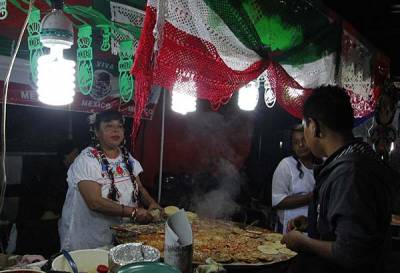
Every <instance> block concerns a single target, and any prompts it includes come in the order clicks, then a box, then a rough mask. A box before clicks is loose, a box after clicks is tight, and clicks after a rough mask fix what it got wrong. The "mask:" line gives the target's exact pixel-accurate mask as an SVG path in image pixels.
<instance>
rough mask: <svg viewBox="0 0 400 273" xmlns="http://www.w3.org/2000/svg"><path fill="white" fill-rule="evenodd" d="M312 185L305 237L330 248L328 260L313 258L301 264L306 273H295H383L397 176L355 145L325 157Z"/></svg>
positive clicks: (361, 145) (371, 153)
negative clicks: (325, 244)
mask: <svg viewBox="0 0 400 273" xmlns="http://www.w3.org/2000/svg"><path fill="white" fill-rule="evenodd" d="M315 180H316V188H315V191H314V201H313V202H312V204H311V205H310V209H309V225H310V230H309V235H310V237H312V238H315V239H319V240H323V241H331V242H333V244H332V254H333V259H330V260H324V259H320V258H317V257H315V256H314V257H315V259H311V260H309V261H308V262H307V263H308V265H307V267H308V266H311V268H312V269H309V270H304V271H298V272H310V273H311V272H335V273H336V272H351V273H355V272H371V273H372V272H379V273H383V272H384V259H385V257H386V255H387V254H388V252H389V251H390V242H391V234H390V221H391V213H392V208H393V200H394V195H395V194H396V193H397V192H398V187H399V177H398V174H397V173H396V172H395V171H394V170H392V169H390V168H389V167H388V166H387V165H385V164H384V163H383V161H381V160H380V159H379V158H378V156H377V155H376V154H375V152H374V151H373V150H372V149H371V147H370V146H369V145H368V144H366V143H364V142H359V141H358V142H353V143H350V144H348V145H346V146H345V147H343V148H341V149H339V151H337V152H336V153H334V154H333V155H332V156H330V157H329V158H328V160H327V161H326V162H325V163H324V164H323V165H322V166H321V167H320V168H319V169H318V170H316V171H315ZM308 259H310V256H309V257H308ZM310 263H312V265H311V264H310Z"/></svg>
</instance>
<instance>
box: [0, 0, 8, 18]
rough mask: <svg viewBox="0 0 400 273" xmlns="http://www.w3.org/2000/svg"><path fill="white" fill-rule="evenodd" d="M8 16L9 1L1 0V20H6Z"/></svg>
mask: <svg viewBox="0 0 400 273" xmlns="http://www.w3.org/2000/svg"><path fill="white" fill-rule="evenodd" d="M7 16H8V11H7V0H0V20H4V19H6V18H7Z"/></svg>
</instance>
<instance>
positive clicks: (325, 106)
mask: <svg viewBox="0 0 400 273" xmlns="http://www.w3.org/2000/svg"><path fill="white" fill-rule="evenodd" d="M303 116H304V119H305V121H306V122H307V124H308V119H310V118H311V119H314V120H315V121H316V123H317V125H320V124H319V123H322V124H323V125H324V126H326V127H327V128H329V129H331V130H333V131H335V132H338V133H342V134H347V133H349V132H351V130H352V129H353V123H354V115H353V108H352V107H351V104H350V97H349V96H348V95H347V93H346V91H345V90H344V89H343V88H340V87H338V86H331V85H328V86H321V87H318V88H316V89H314V92H313V93H312V94H311V95H310V96H309V97H308V98H307V100H306V102H305V103H304V105H303Z"/></svg>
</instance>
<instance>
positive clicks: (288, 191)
mask: <svg viewBox="0 0 400 273" xmlns="http://www.w3.org/2000/svg"><path fill="white" fill-rule="evenodd" d="M301 169H302V171H303V173H304V176H303V178H300V176H299V174H300V173H299V170H298V169H297V161H296V159H295V158H294V157H293V156H289V157H286V158H284V159H282V161H281V162H280V163H279V165H278V167H277V168H276V170H275V172H274V176H273V178H272V206H276V205H278V204H279V203H280V202H281V201H282V200H283V199H285V198H286V197H288V196H293V195H305V194H308V193H310V192H312V191H313V189H314V185H315V179H314V174H313V170H312V169H308V168H306V167H305V166H304V165H303V164H301ZM307 211H308V206H304V207H301V208H296V209H288V210H278V217H279V220H280V222H281V224H282V225H283V232H284V233H285V232H286V226H287V222H288V221H289V220H290V219H293V218H295V217H297V216H300V215H304V216H307Z"/></svg>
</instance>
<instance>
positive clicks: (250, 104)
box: [238, 81, 259, 111]
mask: <svg viewBox="0 0 400 273" xmlns="http://www.w3.org/2000/svg"><path fill="white" fill-rule="evenodd" d="M258 96H259V95H258V84H257V81H252V82H249V83H248V84H246V85H245V86H243V87H242V88H240V89H239V96H238V105H239V108H240V109H242V110H244V111H253V110H254V109H255V108H256V106H257V103H258Z"/></svg>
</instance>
